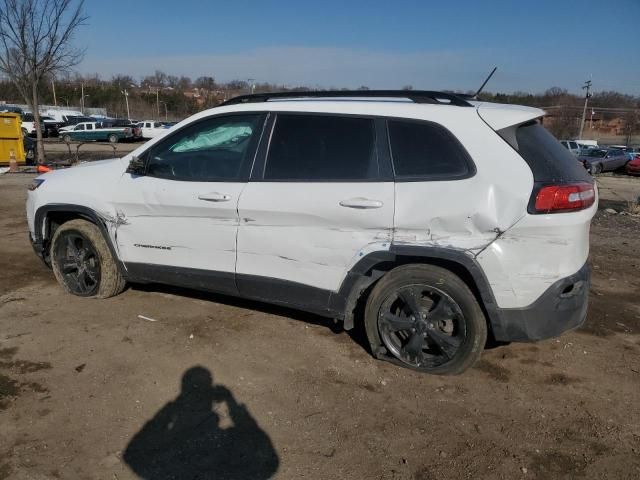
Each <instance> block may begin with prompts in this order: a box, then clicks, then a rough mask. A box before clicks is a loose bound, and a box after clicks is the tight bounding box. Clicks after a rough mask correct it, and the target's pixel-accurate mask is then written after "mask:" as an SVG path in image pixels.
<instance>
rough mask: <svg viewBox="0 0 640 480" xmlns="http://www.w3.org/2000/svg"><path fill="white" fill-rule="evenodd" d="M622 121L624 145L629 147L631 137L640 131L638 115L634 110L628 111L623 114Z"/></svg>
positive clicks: (639, 117)
mask: <svg viewBox="0 0 640 480" xmlns="http://www.w3.org/2000/svg"><path fill="white" fill-rule="evenodd" d="M623 120H624V124H623V126H622V134H623V135H624V137H625V144H626V145H629V144H630V143H631V136H632V135H634V134H636V133H638V131H639V130H640V114H639V113H638V112H637V111H635V110H630V111H628V112H627V113H625V115H624V117H623Z"/></svg>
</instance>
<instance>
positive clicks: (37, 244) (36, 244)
mask: <svg viewBox="0 0 640 480" xmlns="http://www.w3.org/2000/svg"><path fill="white" fill-rule="evenodd" d="M29 242H30V243H31V247H32V248H33V251H34V252H35V254H36V255H37V256H38V257H40V260H42V261H43V262H44V264H45V265H46V266H47V267H50V266H51V265H50V264H49V255H48V254H47V249H46V248H45V246H44V245H43V242H42V241H37V240H34V239H33V237H32V236H31V233H29Z"/></svg>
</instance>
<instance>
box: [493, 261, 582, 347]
mask: <svg viewBox="0 0 640 480" xmlns="http://www.w3.org/2000/svg"><path fill="white" fill-rule="evenodd" d="M590 284H591V268H590V267H589V265H588V264H586V263H585V265H584V266H583V267H582V268H581V269H580V270H578V271H577V272H576V273H574V274H573V275H570V276H568V277H566V278H563V279H560V280H558V281H557V282H555V283H554V284H553V285H551V286H550V287H549V288H548V289H547V290H546V291H545V292H544V293H543V294H542V295H541V296H540V298H538V300H536V301H535V302H534V303H533V304H531V305H529V306H528V307H524V308H498V309H497V312H496V313H497V315H496V317H497V318H495V319H494V321H493V322H492V328H493V334H494V336H495V338H496V340H499V341H504V342H530V341H536V340H544V339H546V338H552V337H557V336H558V335H560V334H561V333H562V332H565V331H567V330H573V329H575V328H578V327H580V326H581V325H582V324H583V323H584V321H585V319H586V317H587V307H588V297H589V286H590Z"/></svg>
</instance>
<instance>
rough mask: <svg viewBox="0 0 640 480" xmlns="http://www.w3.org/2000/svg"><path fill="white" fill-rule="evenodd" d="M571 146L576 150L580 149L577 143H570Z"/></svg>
mask: <svg viewBox="0 0 640 480" xmlns="http://www.w3.org/2000/svg"><path fill="white" fill-rule="evenodd" d="M569 146H570V147H571V148H572V149H574V150H575V149H577V148H578V144H577V143H576V142H569Z"/></svg>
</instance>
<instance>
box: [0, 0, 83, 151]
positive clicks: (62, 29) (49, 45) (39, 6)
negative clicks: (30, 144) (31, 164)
mask: <svg viewBox="0 0 640 480" xmlns="http://www.w3.org/2000/svg"><path fill="white" fill-rule="evenodd" d="M74 3H75V2H74V0H0V72H2V73H4V74H5V75H6V76H7V77H8V78H9V79H10V80H11V81H12V82H13V83H14V85H15V86H16V88H17V89H18V91H19V92H20V95H22V97H24V100H25V102H26V103H27V105H29V107H30V108H31V111H32V112H33V119H34V123H35V127H36V133H37V140H38V143H37V146H38V159H39V161H42V160H44V145H43V143H42V126H41V125H40V112H39V106H40V97H39V88H40V87H41V84H42V83H43V81H44V80H45V79H46V78H47V77H50V76H53V75H55V74H56V73H57V72H64V71H68V70H69V69H70V68H71V67H74V66H75V65H77V64H78V63H79V62H80V60H81V59H82V57H83V54H84V51H83V50H80V49H76V48H74V47H73V46H72V41H73V35H74V33H75V31H76V30H77V28H78V27H79V26H80V25H82V24H84V22H85V21H86V20H87V18H88V17H87V16H85V15H84V14H83V6H84V0H79V1H78V3H77V4H76V5H74Z"/></svg>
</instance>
